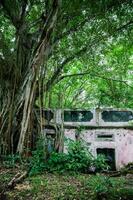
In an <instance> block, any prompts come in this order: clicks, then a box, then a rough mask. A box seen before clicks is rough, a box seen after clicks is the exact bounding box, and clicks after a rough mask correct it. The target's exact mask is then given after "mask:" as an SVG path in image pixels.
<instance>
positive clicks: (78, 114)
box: [45, 109, 133, 170]
mask: <svg viewBox="0 0 133 200" xmlns="http://www.w3.org/2000/svg"><path fill="white" fill-rule="evenodd" d="M45 119H47V120H45V133H46V135H47V140H48V144H49V147H50V145H51V144H54V140H55V129H54V128H53V126H52V124H56V125H57V127H63V134H64V138H67V139H71V140H76V139H77V130H78V129H79V127H80V135H79V137H80V138H82V140H84V141H85V142H86V145H87V146H88V149H89V151H90V152H91V153H92V154H93V155H94V156H97V155H98V154H104V155H105V156H106V157H107V158H110V162H111V168H112V169H117V170H118V169H120V168H121V167H123V166H124V165H127V164H128V163H130V162H133V111H132V110H129V109H128V110H121V109H93V110H69V109H66V110H60V109H57V110H45ZM63 141H65V140H63ZM63 143H64V144H63V151H67V146H66V144H65V142H63Z"/></svg>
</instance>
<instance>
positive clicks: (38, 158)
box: [30, 140, 109, 174]
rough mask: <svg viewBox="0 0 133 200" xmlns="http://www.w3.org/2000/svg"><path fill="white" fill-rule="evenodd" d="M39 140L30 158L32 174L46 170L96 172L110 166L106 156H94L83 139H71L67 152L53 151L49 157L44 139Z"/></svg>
mask: <svg viewBox="0 0 133 200" xmlns="http://www.w3.org/2000/svg"><path fill="white" fill-rule="evenodd" d="M39 141H40V142H39V143H38V146H37V149H36V150H35V151H34V152H33V157H32V158H31V160H30V174H36V173H40V172H42V171H44V170H45V171H48V172H58V173H63V172H75V173H77V172H82V173H91V172H94V173H95V172H96V171H101V170H105V169H106V170H107V168H109V166H108V165H107V164H106V159H105V157H104V156H103V155H98V156H97V158H94V156H92V154H91V153H90V152H89V150H88V148H87V147H86V146H85V144H84V143H83V142H82V141H69V143H68V150H67V153H57V152H54V151H53V152H52V153H51V154H50V155H49V157H48V158H47V159H46V158H45V157H44V146H43V141H42V140H39ZM40 144H42V145H40Z"/></svg>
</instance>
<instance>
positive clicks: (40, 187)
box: [0, 167, 133, 200]
mask: <svg viewBox="0 0 133 200" xmlns="http://www.w3.org/2000/svg"><path fill="white" fill-rule="evenodd" d="M18 171H20V173H22V171H21V169H19V168H13V169H10V168H3V167H0V193H1V191H2V189H3V188H4V187H5V186H6V184H8V183H9V182H10V180H11V179H12V178H13V177H14V176H15V174H17V173H18ZM45 199H47V200H82V199H83V200H89V199H90V200H93V199H99V200H100V199H103V200H106V199H107V200H116V199H117V200H133V174H126V175H125V176H120V177H111V178H109V177H108V176H107V175H106V176H105V175H104V174H100V175H89V174H74V173H73V174H50V173H42V174H41V175H36V176H31V177H27V178H26V179H24V180H23V181H22V183H19V184H17V185H16V186H15V188H14V189H12V190H9V191H5V194H4V196H0V200H45Z"/></svg>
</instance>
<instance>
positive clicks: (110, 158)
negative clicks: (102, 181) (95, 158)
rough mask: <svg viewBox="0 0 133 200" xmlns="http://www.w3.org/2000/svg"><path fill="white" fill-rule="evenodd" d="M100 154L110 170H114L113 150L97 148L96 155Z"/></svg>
mask: <svg viewBox="0 0 133 200" xmlns="http://www.w3.org/2000/svg"><path fill="white" fill-rule="evenodd" d="M99 154H102V155H104V156H105V158H106V160H107V161H106V162H107V164H108V165H109V166H110V170H116V166H115V149H108V148H103V149H102V148H98V149H97V155H99Z"/></svg>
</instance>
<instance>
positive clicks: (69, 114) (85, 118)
mask: <svg viewBox="0 0 133 200" xmlns="http://www.w3.org/2000/svg"><path fill="white" fill-rule="evenodd" d="M92 119H93V113H92V112H91V111H64V121H65V122H89V121H91V120H92Z"/></svg>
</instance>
